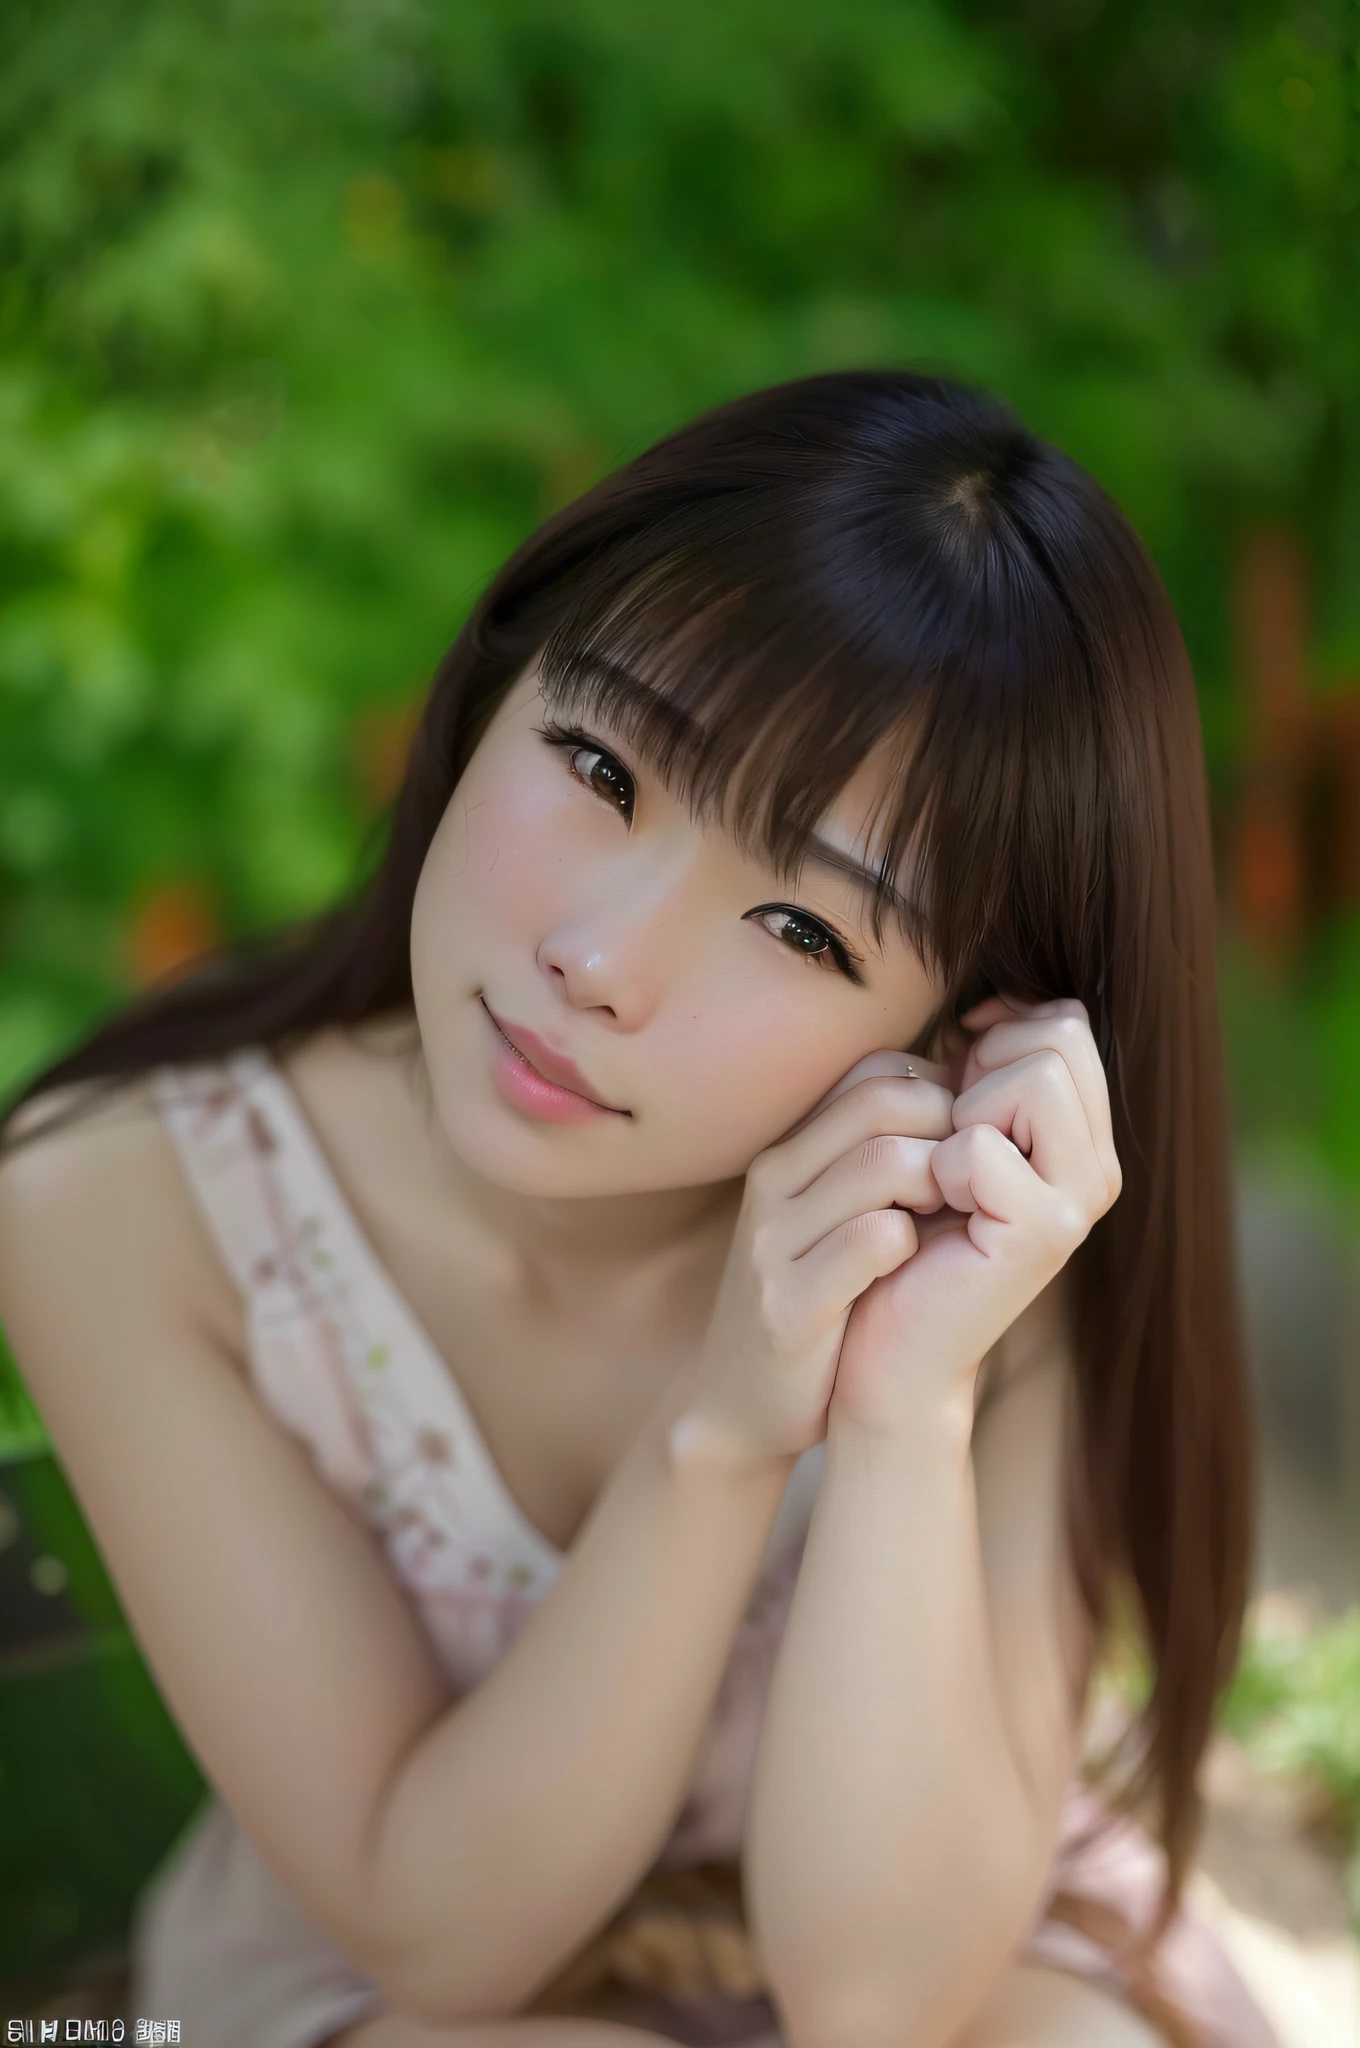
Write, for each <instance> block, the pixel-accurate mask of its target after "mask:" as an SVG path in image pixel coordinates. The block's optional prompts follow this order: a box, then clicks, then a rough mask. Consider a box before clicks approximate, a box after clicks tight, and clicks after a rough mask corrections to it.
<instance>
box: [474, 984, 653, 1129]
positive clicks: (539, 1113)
mask: <svg viewBox="0 0 1360 2048" xmlns="http://www.w3.org/2000/svg"><path fill="white" fill-rule="evenodd" d="M480 1001H481V1006H482V1009H483V1011H484V1012H485V1015H486V1018H487V1022H488V1023H489V1024H490V1026H491V1029H492V1032H493V1033H494V1038H493V1041H492V1046H491V1078H492V1080H493V1081H494V1082H495V1084H496V1087H497V1089H498V1091H499V1093H500V1094H501V1096H502V1097H503V1098H504V1100H505V1101H507V1102H508V1103H509V1104H510V1107H511V1108H512V1109H518V1110H522V1111H523V1112H525V1113H526V1114H527V1115H529V1116H536V1117H538V1118H539V1119H540V1120H541V1121H543V1122H545V1123H557V1124H571V1123H590V1122H593V1121H594V1120H595V1119H596V1118H597V1117H604V1116H629V1115H631V1114H632V1112H631V1111H630V1110H626V1109H615V1108H614V1107H613V1105H612V1104H611V1103H607V1102H600V1101H598V1100H597V1099H596V1098H595V1097H594V1096H592V1095H589V1094H587V1093H586V1092H585V1076H584V1074H582V1073H581V1071H580V1069H579V1068H578V1067H577V1066H575V1065H574V1063H573V1062H572V1061H570V1060H565V1059H562V1058H561V1057H560V1055H558V1054H557V1053H554V1052H553V1051H552V1049H551V1047H549V1046H547V1045H545V1044H544V1043H543V1040H542V1039H541V1038H539V1037H538V1036H537V1034H536V1033H535V1032H532V1031H529V1030H527V1029H526V1028H525V1027H524V1026H523V1025H519V1024H502V1023H501V1021H500V1019H499V1018H498V1017H497V1016H496V1014H495V1012H494V1011H493V1010H492V1009H491V1007H490V1005H489V1004H488V1003H487V1000H486V998H485V996H483V997H481V998H480ZM531 1055H532V1057H531ZM536 1060H541V1061H542V1062H543V1064H544V1066H546V1067H549V1068H551V1069H552V1071H553V1074H555V1075H556V1076H560V1077H561V1078H560V1079H556V1078H550V1076H549V1074H547V1073H545V1072H543V1071H542V1070H541V1068H540V1067H539V1066H537V1065H536V1064H535V1061H536ZM569 1079H570V1080H572V1081H574V1082H575V1083H576V1084H577V1085H575V1086H568V1085H567V1083H568V1080H569Z"/></svg>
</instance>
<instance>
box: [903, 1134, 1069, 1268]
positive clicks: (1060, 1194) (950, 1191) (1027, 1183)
mask: <svg viewBox="0 0 1360 2048" xmlns="http://www.w3.org/2000/svg"><path fill="white" fill-rule="evenodd" d="M931 1170H932V1171H933V1173H934V1175H935V1177H936V1179H937V1180H938V1181H939V1183H940V1186H941V1188H942V1189H943V1190H944V1193H945V1195H946V1196H947V1197H948V1200H949V1203H950V1206H951V1207H952V1208H954V1209H957V1210H960V1211H963V1212H965V1213H966V1214H967V1216H968V1235H969V1237H970V1238H971V1239H972V1241H973V1243H974V1244H975V1245H976V1246H977V1248H978V1250H979V1251H981V1252H984V1253H986V1254H987V1255H988V1256H990V1257H995V1256H996V1255H998V1254H1005V1253H1006V1252H1007V1251H1008V1250H1010V1249H1011V1247H1012V1246H1013V1245H1014V1244H1016V1243H1017V1242H1018V1241H1019V1237H1018V1236H1017V1233H1019V1235H1020V1237H1023V1239H1024V1240H1026V1241H1028V1240H1030V1238H1031V1234H1032V1231H1033V1228H1034V1226H1035V1225H1036V1224H1037V1225H1038V1226H1039V1228H1040V1230H1041V1232H1042V1234H1043V1235H1044V1236H1045V1237H1046V1238H1048V1239H1049V1240H1051V1245H1052V1249H1053V1252H1054V1255H1055V1258H1056V1261H1057V1264H1055V1266H1054V1270H1055V1271H1056V1270H1057V1265H1060V1264H1061V1263H1062V1262H1063V1261H1064V1260H1065V1259H1066V1258H1067V1257H1068V1256H1070V1253H1071V1251H1072V1250H1073V1248H1074V1247H1075V1246H1076V1245H1077V1244H1079V1243H1080V1242H1081V1240H1082V1238H1083V1237H1084V1236H1085V1235H1086V1234H1087V1232H1088V1231H1089V1229H1090V1224H1091V1218H1090V1214H1089V1211H1088V1210H1087V1209H1086V1208H1084V1207H1083V1205H1082V1203H1081V1201H1080V1200H1079V1199H1077V1198H1075V1197H1073V1196H1072V1195H1071V1194H1070V1193H1069V1191H1068V1190H1067V1189H1066V1188H1055V1187H1052V1186H1050V1185H1049V1184H1048V1182H1046V1181H1044V1180H1043V1179H1041V1178H1040V1176H1039V1175H1038V1174H1037V1173H1036V1172H1035V1170H1034V1167H1033V1165H1032V1163H1031V1162H1030V1161H1029V1160H1027V1159H1026V1158H1025V1157H1024V1155H1023V1154H1022V1153H1021V1152H1020V1151H1019V1150H1018V1148H1017V1147H1016V1145H1015V1144H1014V1142H1013V1141H1012V1140H1011V1139H1009V1138H1007V1137H1006V1136H1005V1134H1004V1133H1003V1132H1001V1131H999V1130H998V1129H997V1128H996V1126H995V1125H994V1124H990V1123H980V1124H970V1125H968V1126H967V1127H966V1128H965V1129H964V1130H962V1131H957V1132H956V1133H955V1134H954V1136H953V1137H952V1138H946V1139H945V1141H944V1143H943V1144H941V1145H937V1146H936V1148H935V1155H934V1157H933V1159H932V1160H931Z"/></svg>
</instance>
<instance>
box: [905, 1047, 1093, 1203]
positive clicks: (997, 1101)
mask: <svg viewBox="0 0 1360 2048" xmlns="http://www.w3.org/2000/svg"><path fill="white" fill-rule="evenodd" d="M953 1118H954V1128H955V1130H956V1131H960V1130H964V1129H966V1128H968V1127H969V1126H970V1125H974V1124H991V1125H992V1126H993V1127H994V1128H995V1129H996V1130H998V1131H1000V1132H1001V1134H1002V1136H1003V1137H1006V1138H1009V1139H1010V1141H1011V1143H1012V1144H1013V1145H1014V1146H1015V1147H1016V1148H1017V1149H1018V1151H1019V1152H1020V1153H1022V1154H1024V1155H1025V1156H1026V1157H1027V1158H1028V1160H1029V1163H1030V1166H1031V1167H1032V1168H1033V1170H1034V1172H1035V1173H1036V1174H1037V1175H1038V1176H1039V1179H1040V1180H1041V1181H1043V1182H1045V1183H1046V1184H1047V1186H1049V1187H1051V1188H1056V1189H1061V1190H1062V1191H1063V1192H1064V1193H1066V1194H1070V1195H1072V1196H1074V1197H1076V1198H1077V1199H1078V1200H1080V1201H1081V1202H1083V1203H1088V1204H1089V1205H1090V1206H1091V1207H1092V1208H1093V1209H1095V1210H1097V1211H1099V1210H1103V1209H1105V1208H1106V1207H1108V1206H1109V1201H1110V1188H1109V1182H1108V1179H1107V1176H1106V1173H1105V1169H1104V1167H1103V1165H1102V1164H1101V1161H1100V1158H1099V1156H1098V1154H1097V1152H1096V1149H1095V1146H1094V1145H1093V1144H1092V1141H1091V1126H1090V1124H1089V1122H1088V1121H1087V1116H1086V1110H1085V1108H1084V1106H1083V1104H1082V1100H1081V1097H1080V1095H1079V1094H1078V1092H1077V1085H1076V1082H1075V1081H1074V1079H1073V1077H1072V1070H1071V1068H1070V1067H1069V1066H1068V1064H1067V1062H1066V1060H1065V1059H1063V1058H1062V1056H1061V1054H1060V1053H1056V1052H1054V1051H1053V1049H1052V1048H1051V1047H1049V1046H1043V1047H1041V1048H1040V1049H1039V1050H1038V1051H1037V1052H1032V1053H1027V1054H1025V1056H1024V1057H1023V1058H1022V1059H1018V1060H1010V1061H1008V1062H1007V1064H1006V1065H1005V1066H1002V1067H998V1068H997V1069H996V1071H995V1072H994V1073H989V1074H984V1075H983V1076H982V1077H981V1079H980V1080H978V1081H976V1082H974V1084H973V1086H972V1087H971V1088H968V1089H966V1090H965V1091H964V1093H963V1094H962V1095H960V1096H958V1097H957V1098H956V1100H955V1103H954V1110H953ZM933 1165H934V1162H932V1166H933ZM935 1170H936V1177H937V1178H938V1169H935ZM946 1192H947V1191H946ZM951 1199H952V1198H951Z"/></svg>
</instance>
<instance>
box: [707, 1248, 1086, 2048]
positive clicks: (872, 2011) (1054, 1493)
mask: <svg viewBox="0 0 1360 2048" xmlns="http://www.w3.org/2000/svg"><path fill="white" fill-rule="evenodd" d="M1003 1356H1004V1363H1003V1365H1002V1368H1001V1372H1000V1375H999V1379H1000V1384H999V1385H997V1386H996V1387H995V1388H994V1389H992V1390H989V1392H988V1393H987V1394H986V1395H985V1396H984V1398H983V1400H982V1401H981V1403H980V1405H979V1414H978V1420H977V1423H976V1427H975V1430H974V1432H973V1436H972V1441H971V1445H970V1442H969V1440H968V1437H967V1434H966V1428H965V1426H964V1425H961V1424H960V1422H959V1419H958V1411H957V1408H956V1407H955V1408H949V1407H946V1406H944V1405H943V1404H933V1405H932V1404H931V1403H930V1402H929V1401H927V1400H923V1401H922V1403H921V1407H920V1410H919V1412H918V1413H917V1414H916V1415H915V1416H914V1417H913V1418H912V1420H911V1426H910V1427H909V1428H908V1427H902V1428H900V1429H898V1430H897V1431H895V1432H892V1433H889V1434H882V1433H879V1432H874V1431H870V1430H866V1429H862V1428H860V1427H859V1426H858V1425H856V1424H854V1423H851V1422H849V1421H847V1420H846V1418H845V1417H844V1416H841V1415H838V1414H837V1411H836V1409H835V1406H834V1404H833V1407H832V1410H831V1419H830V1428H829V1433H828V1438H827V1457H826V1465H825V1468H824V1471H823V1475H822V1480H821V1486H820V1489H819V1492H818V1497H817V1503H816V1507H815V1510H814V1515H813V1520H812V1524H811V1527H810V1529H809V1533H808V1541H807V1550H806V1552H805V1555H804V1560H803V1565H802V1569H801V1572H800V1575H799V1581H798V1587H797V1591H796V1594H795V1597H794V1603H793V1608H792V1611H791V1613H790V1616H789V1621H788V1626H787V1632H786V1636H785V1640H784V1644H783V1647H782V1650H781V1655H780V1660H779V1663H778V1666H777V1667H776V1670H775V1674H774V1679H773V1683H772V1687H771V1693H770V1700H769V1705H768V1709H767V1714H766V1721H765V1726H764V1730H763V1732H762V1737H761V1744H760V1750H759V1755H758V1758H757V1764H756V1776H755V1783H754V1786H753V1791H752V1802H751V1809H750V1815H749V1818H748V1823H747V1833H746V1863H745V1876H746V1889H747V1901H748V1906H749V1910H750V1914H751V1920H752V1925H753V1930H754V1932H755V1935H756V1938H757V1941H758V1944H759V1948H760V1952H761V1955H762V1959H763V1961H764V1963H765V1967H766V1969H767V1971H768V1972H769V1975H770V1978H771V1981H772V1983H773V1985H774V1986H775V1993H776V1996H777V1998H778V2000H779V2003H780V2006H781V2018H782V2019H783V2022H784V2025H785V2029H786V2032H787V2034H788V2038H789V2040H790V2043H791V2044H792V2048H842V2044H845V2048H850V2044H853V2048H879V2044H882V2048H935V2044H938V2043H943V2042H945V2041H947V2040H948V2039H949V2038H950V2036H951V2035H952V2034H953V2033H954V2032H955V2030H956V2029H957V2028H958V2027H959V2026H961V2025H962V2024H963V2023H964V2022H965V2021H966V2019H967V2018H968V2017H969V2015H970V2014H971V2013H972V2012H973V2011H975V2010H976V2009H977V2008H978V2007H979V2006H980V2005H981V2004H982V2003H983V2001H984V2000H985V1997H986V1994H987V1990H988V1987H989V1984H990V1983H991V1982H992V1981H993V1979H994V1978H995V1977H996V1975H997V1974H998V1973H999V1971H1000V1970H1001V1969H1002V1968H1003V1967H1004V1965H1005V1963H1006V1961H1007V1959H1008V1957H1009V1955H1010V1952H1011V1951H1012V1949H1013V1948H1014V1945H1015V1943H1016V1941H1017V1939H1018V1938H1019V1937H1020V1935H1021V1934H1022V1933H1023V1932H1024V1930H1025V1928H1026V1926H1027V1924H1028V1923H1029V1921H1030V1919H1031V1917H1032V1915H1033V1913H1034V1911H1035V1909H1036V1907H1037V1906H1038V1903H1039V1901H1040V1899H1041V1896H1042V1893H1043V1888H1044V1880H1045V1877H1046V1874H1047V1870H1048V1867H1049V1862H1050V1858H1051V1855H1052V1851H1053V1846H1054V1842H1055V1839H1056V1835H1057V1828H1058V1818H1059V1810H1060V1806H1061V1801H1062V1795H1063V1791H1064V1788H1065V1786H1066V1784H1067V1782H1068V1779H1069V1777H1070V1774H1071V1772H1072V1769H1073V1767H1074V1765H1075V1762H1076V1757H1077V1751H1078V1743H1079V1713H1078V1712H1077V1711H1074V1701H1075V1700H1076V1699H1077V1698H1078V1697H1079V1696H1080V1693H1081V1691H1082V1688H1083V1680H1084V1674H1085V1669H1086V1663H1087V1656H1088V1651H1087V1643H1086V1629H1085V1623H1084V1619H1083V1618H1082V1615H1081V1610H1080V1606H1079V1602H1078V1598H1077V1594H1076V1590H1075V1585H1074V1583H1073V1581H1072V1579H1071V1576H1070V1572H1069V1569H1068V1567H1067V1564H1066V1544H1065V1531H1064V1521H1063V1484H1062V1471H1063V1429H1064V1420H1065V1406H1066V1401H1067V1398H1068V1395H1069V1384H1070V1363H1069V1361H1070V1353H1069V1350H1068V1347H1067V1343H1066V1338H1065V1333H1064V1329H1063V1326H1062V1324H1061V1321H1060V1315H1059V1283H1058V1282H1055V1283H1053V1284H1052V1285H1051V1286H1050V1287H1049V1288H1047V1289H1046V1290H1045V1292H1044V1294H1042V1295H1041V1296H1040V1297H1039V1298H1038V1299H1037V1300H1036V1301H1035V1302H1034V1303H1033V1304H1032V1306H1031V1307H1030V1309H1029V1310H1027V1311H1026V1312H1025V1314H1024V1315H1023V1316H1022V1317H1021V1318H1019V1320H1018V1321H1017V1323H1016V1324H1015V1325H1014V1326H1013V1328H1012V1329H1011V1331H1009V1332H1008V1333H1007V1339H1006V1340H1005V1343H1004V1352H1003Z"/></svg>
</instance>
